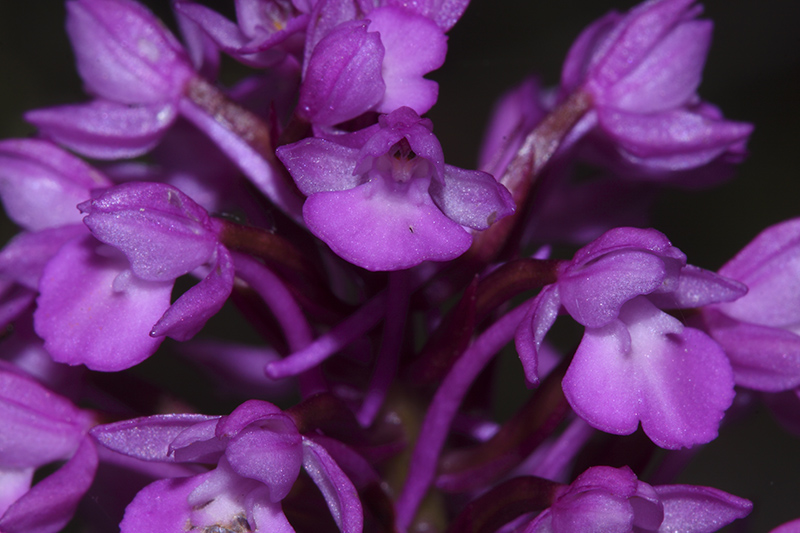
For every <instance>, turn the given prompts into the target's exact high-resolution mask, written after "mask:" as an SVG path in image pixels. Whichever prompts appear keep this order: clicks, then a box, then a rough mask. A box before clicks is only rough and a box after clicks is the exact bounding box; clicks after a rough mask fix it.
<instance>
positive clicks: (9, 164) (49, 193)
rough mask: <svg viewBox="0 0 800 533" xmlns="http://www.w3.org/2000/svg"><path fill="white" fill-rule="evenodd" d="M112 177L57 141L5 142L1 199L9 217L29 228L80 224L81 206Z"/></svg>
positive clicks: (0, 150) (0, 148) (1, 145)
mask: <svg viewBox="0 0 800 533" xmlns="http://www.w3.org/2000/svg"><path fill="white" fill-rule="evenodd" d="M110 184H111V183H110V182H109V181H108V179H107V178H106V177H105V176H103V175H102V174H100V173H99V172H98V171H96V170H94V169H93V168H91V167H90V166H89V165H87V164H86V163H84V162H83V161H81V160H80V159H78V158H77V157H75V156H73V155H71V154H69V153H67V152H65V151H63V150H61V149H60V148H58V147H57V146H55V145H54V144H52V143H50V142H47V141H42V140H33V139H20V140H16V139H15V140H6V141H2V142H0V197H2V199H3V205H4V206H5V208H6V213H7V214H8V216H9V218H11V220H13V221H14V222H16V223H17V224H19V225H20V226H22V227H23V228H25V229H27V230H29V231H37V230H41V229H45V228H52V227H57V226H62V225H65V224H76V223H78V222H80V219H81V215H80V212H79V211H78V209H77V208H76V206H77V205H78V204H79V203H80V202H83V201H84V200H87V199H88V198H89V197H90V192H89V191H90V190H91V189H93V188H95V187H105V186H108V185H110Z"/></svg>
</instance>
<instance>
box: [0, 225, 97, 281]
mask: <svg viewBox="0 0 800 533" xmlns="http://www.w3.org/2000/svg"><path fill="white" fill-rule="evenodd" d="M85 234H86V227H84V226H83V224H69V225H66V226H60V227H54V228H49V229H44V230H41V231H37V232H35V233H20V234H18V235H17V236H15V237H14V238H13V239H11V241H10V242H9V243H8V244H7V245H6V247H5V248H3V249H2V251H0V273H2V275H3V277H5V278H8V279H13V280H14V281H15V282H17V283H19V284H21V285H24V286H25V287H27V288H29V289H33V290H37V289H38V287H39V278H40V277H41V275H42V272H43V271H44V267H45V266H46V265H47V262H48V261H50V259H51V258H52V257H53V256H54V255H56V253H57V252H58V250H59V249H60V248H61V246H63V245H64V243H66V242H67V241H70V240H72V239H74V238H76V237H80V236H81V235H85Z"/></svg>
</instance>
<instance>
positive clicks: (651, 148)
mask: <svg viewBox="0 0 800 533" xmlns="http://www.w3.org/2000/svg"><path fill="white" fill-rule="evenodd" d="M597 117H598V119H599V125H600V127H601V128H602V129H603V130H604V131H605V132H606V133H607V134H608V135H610V136H611V137H612V138H613V139H614V140H615V141H616V142H617V143H619V145H620V148H621V149H622V150H623V155H625V157H627V158H628V159H630V160H631V161H633V162H640V161H641V160H644V161H645V162H646V163H647V164H648V166H651V167H654V168H658V169H666V170H681V169H687V168H693V167H698V166H701V165H704V164H706V163H709V162H710V161H712V160H713V159H714V158H716V157H717V156H719V155H720V154H723V153H724V152H726V151H727V150H728V149H729V148H730V147H731V146H732V145H735V144H736V143H739V142H742V141H744V140H746V139H747V137H748V136H749V135H750V133H751V132H752V131H753V126H752V125H750V124H745V123H741V122H732V121H727V120H717V119H712V118H709V117H706V116H704V115H703V114H701V113H696V112H692V111H690V110H685V109H674V110H671V111H664V112H660V113H653V114H649V115H641V114H637V113H628V112H625V111H620V110H614V109H607V108H599V109H598V110H597Z"/></svg>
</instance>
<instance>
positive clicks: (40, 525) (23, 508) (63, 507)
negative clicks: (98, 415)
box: [0, 437, 97, 533]
mask: <svg viewBox="0 0 800 533" xmlns="http://www.w3.org/2000/svg"><path fill="white" fill-rule="evenodd" d="M96 470H97V450H96V449H95V447H94V443H93V442H92V440H91V439H90V438H88V437H86V438H84V439H83V440H82V441H81V444H80V446H79V447H78V451H76V452H75V455H73V456H72V458H71V459H70V460H69V461H67V463H66V464H65V465H64V466H62V467H61V468H59V469H58V470H56V471H55V472H53V473H52V474H50V475H49V476H48V477H46V478H44V479H43V480H41V481H40V482H39V483H37V484H36V485H34V486H33V488H31V490H29V491H28V492H27V493H26V494H25V495H24V496H22V497H21V498H20V499H19V500H17V501H16V502H15V503H14V504H13V505H12V506H11V507H9V508H8V510H7V511H6V513H5V514H4V515H3V517H2V518H0V530H1V531H3V533H56V532H57V531H61V529H62V528H63V527H64V526H66V525H67V522H69V520H70V518H72V514H73V513H74V512H75V507H77V505H78V502H79V501H80V499H81V498H82V497H83V495H84V493H85V492H86V491H87V490H89V487H90V486H91V484H92V480H94V473H95V471H96Z"/></svg>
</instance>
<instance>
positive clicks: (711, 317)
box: [702, 310, 800, 392]
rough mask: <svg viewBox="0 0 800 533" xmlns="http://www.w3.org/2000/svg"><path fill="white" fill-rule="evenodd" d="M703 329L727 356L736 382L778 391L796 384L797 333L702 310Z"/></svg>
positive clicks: (799, 381) (799, 376) (799, 368)
mask: <svg viewBox="0 0 800 533" xmlns="http://www.w3.org/2000/svg"><path fill="white" fill-rule="evenodd" d="M702 316H703V321H702V326H703V328H704V329H705V330H706V331H708V334H709V335H711V337H712V338H713V339H714V340H715V341H717V342H718V343H719V344H720V345H721V346H722V349H723V350H725V354H726V355H727V356H728V359H730V362H731V366H732V367H733V375H734V378H735V379H736V384H737V385H742V386H743V387H747V388H749V389H755V390H761V391H770V392H778V391H782V390H788V389H793V388H795V387H798V386H800V336H798V335H796V334H794V333H792V332H790V331H786V330H784V329H779V328H772V327H769V326H761V325H758V324H751V323H748V322H740V321H739V320H735V319H732V318H730V317H728V316H727V315H725V314H723V313H720V312H719V311H717V310H706V311H704V312H703V315H702Z"/></svg>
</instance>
